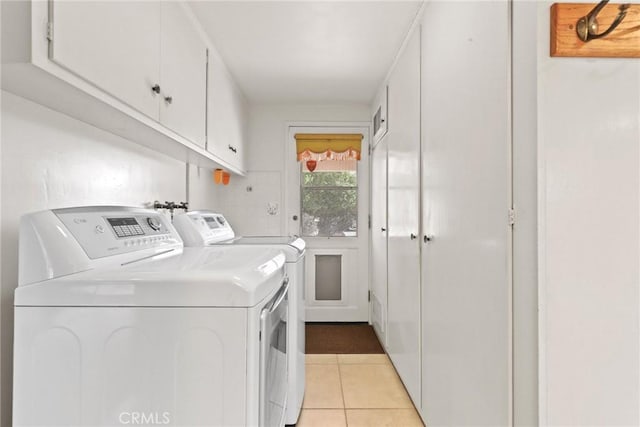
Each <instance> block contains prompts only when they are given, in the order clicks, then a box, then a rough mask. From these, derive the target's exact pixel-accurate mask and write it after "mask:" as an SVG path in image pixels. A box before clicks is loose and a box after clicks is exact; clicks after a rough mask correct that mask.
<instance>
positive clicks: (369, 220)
mask: <svg viewBox="0 0 640 427" xmlns="http://www.w3.org/2000/svg"><path fill="white" fill-rule="evenodd" d="M368 222H369V230H371V214H369V219H368Z"/></svg>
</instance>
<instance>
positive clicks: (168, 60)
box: [160, 2, 207, 147]
mask: <svg viewBox="0 0 640 427" xmlns="http://www.w3.org/2000/svg"><path fill="white" fill-rule="evenodd" d="M161 47H162V51H161V58H162V60H161V68H160V70H161V75H160V78H161V92H160V94H161V96H162V100H161V102H160V122H161V123H162V124H164V125H165V126H167V127H168V128H169V129H171V130H173V131H174V132H176V133H177V134H179V135H181V136H183V137H185V138H187V139H189V140H190V141H192V142H195V143H196V144H198V145H199V146H201V147H204V146H205V123H206V115H207V113H206V105H207V45H206V44H205V42H204V41H203V39H202V38H201V37H200V35H199V34H198V32H197V31H196V30H195V29H194V27H193V22H192V21H190V19H189V16H188V15H187V13H186V12H185V10H184V5H183V4H182V3H179V2H162V39H161Z"/></svg>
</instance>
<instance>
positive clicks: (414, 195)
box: [385, 32, 421, 407]
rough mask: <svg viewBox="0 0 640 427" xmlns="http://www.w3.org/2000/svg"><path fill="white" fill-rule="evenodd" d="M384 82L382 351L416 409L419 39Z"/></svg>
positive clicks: (417, 395) (418, 369)
mask: <svg viewBox="0 0 640 427" xmlns="http://www.w3.org/2000/svg"><path fill="white" fill-rule="evenodd" d="M419 36H420V35H419V33H418V32H416V33H415V34H414V35H413V37H412V38H411V39H410V41H409V43H408V44H407V47H406V49H405V51H404V52H403V53H402V55H401V56H400V59H399V61H398V64H397V66H396V68H395V70H394V71H393V73H392V75H391V78H390V81H389V118H390V119H391V122H390V126H389V130H388V133H387V135H386V137H385V139H386V140H387V142H388V144H389V172H388V173H389V196H388V197H389V202H388V203H389V218H388V221H389V240H388V241H389V293H388V296H389V303H388V314H389V316H388V323H387V326H388V329H387V350H388V353H389V356H390V357H391V360H392V361H393V364H394V366H395V367H396V370H397V371H398V374H399V375H400V378H401V379H402V382H403V383H404V385H405V387H406V388H407V391H408V392H409V395H410V396H411V398H412V399H413V402H414V404H415V405H416V407H419V406H420V404H421V400H420V366H421V364H420V245H419V239H418V234H419V233H420V216H419V214H420V205H419V201H420V37H419Z"/></svg>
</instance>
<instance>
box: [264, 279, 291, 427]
mask: <svg viewBox="0 0 640 427" xmlns="http://www.w3.org/2000/svg"><path fill="white" fill-rule="evenodd" d="M288 309H289V278H285V279H284V282H283V283H282V287H281V288H280V290H279V291H278V292H277V293H276V295H275V296H274V297H273V298H272V299H271V301H269V302H268V303H267V305H266V306H265V308H264V309H263V310H262V312H261V313H260V426H261V427H262V426H265V427H267V426H268V427H271V426H274V427H275V426H278V427H279V426H282V425H283V424H284V409H285V404H286V401H287V384H288V378H287V350H288V349H287V347H288V346H287V316H288V311H289V310H288Z"/></svg>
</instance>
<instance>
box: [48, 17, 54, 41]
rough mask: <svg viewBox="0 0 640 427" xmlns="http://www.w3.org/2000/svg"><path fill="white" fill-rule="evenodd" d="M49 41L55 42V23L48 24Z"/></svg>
mask: <svg viewBox="0 0 640 427" xmlns="http://www.w3.org/2000/svg"><path fill="white" fill-rule="evenodd" d="M47 40H49V41H50V42H51V41H53V22H51V21H49V22H47Z"/></svg>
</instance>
